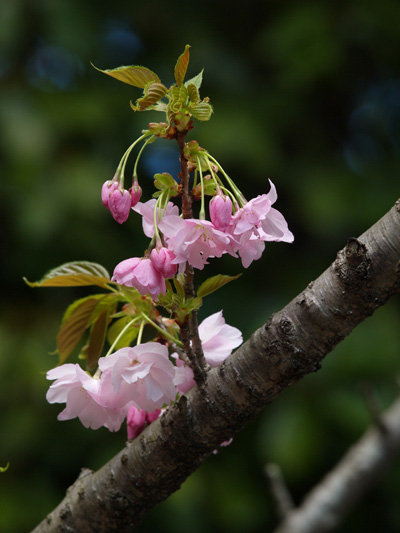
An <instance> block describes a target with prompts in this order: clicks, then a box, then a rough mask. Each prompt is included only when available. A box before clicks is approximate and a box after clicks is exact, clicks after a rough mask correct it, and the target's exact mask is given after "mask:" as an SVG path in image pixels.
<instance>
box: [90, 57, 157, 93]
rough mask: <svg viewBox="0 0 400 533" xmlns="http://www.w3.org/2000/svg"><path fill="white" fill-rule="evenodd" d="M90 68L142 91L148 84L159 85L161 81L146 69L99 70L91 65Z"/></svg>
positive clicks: (138, 67)
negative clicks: (154, 83)
mask: <svg viewBox="0 0 400 533" xmlns="http://www.w3.org/2000/svg"><path fill="white" fill-rule="evenodd" d="M92 66H93V67H94V68H95V69H96V70H98V71H99V72H102V73H103V74H107V75H108V76H112V77H113V78H116V79H117V80H119V81H122V82H124V83H127V84H128V85H133V86H134V87H139V89H144V88H145V87H146V85H147V84H148V83H153V82H156V83H161V80H160V78H159V77H158V76H157V74H155V73H154V72H152V71H151V70H149V69H148V68H146V67H140V66H129V67H117V68H113V69H106V70H102V69H101V68H97V67H95V66H94V65H93V63H92Z"/></svg>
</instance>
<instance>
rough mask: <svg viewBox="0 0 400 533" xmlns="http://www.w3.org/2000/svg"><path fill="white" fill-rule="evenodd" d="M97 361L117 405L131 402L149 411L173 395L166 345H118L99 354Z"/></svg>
mask: <svg viewBox="0 0 400 533" xmlns="http://www.w3.org/2000/svg"><path fill="white" fill-rule="evenodd" d="M98 364H99V368H100V370H101V372H102V379H104V380H109V379H111V383H112V386H113V388H114V391H115V393H116V395H117V398H118V399H117V400H116V403H115V404H114V405H115V406H117V407H119V406H121V405H124V404H128V402H133V403H134V405H135V406H137V407H138V408H139V409H144V410H145V411H149V412H152V411H155V410H156V409H159V408H161V407H162V406H163V404H169V403H170V402H171V401H173V400H175V398H176V393H177V391H176V388H175V385H174V377H175V369H174V365H173V364H172V363H171V361H170V360H169V357H168V348H167V347H166V346H164V345H162V344H160V343H158V342H147V343H145V344H139V345H138V346H135V347H133V348H132V347H127V348H121V349H120V350H117V351H116V352H114V353H113V354H111V355H109V356H108V357H101V358H100V359H99V363H98ZM103 374H104V376H103ZM110 405H111V404H110Z"/></svg>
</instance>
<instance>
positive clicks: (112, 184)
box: [101, 180, 118, 209]
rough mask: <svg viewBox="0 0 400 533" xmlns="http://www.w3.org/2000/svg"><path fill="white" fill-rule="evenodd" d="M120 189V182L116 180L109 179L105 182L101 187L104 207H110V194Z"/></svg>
mask: <svg viewBox="0 0 400 533" xmlns="http://www.w3.org/2000/svg"><path fill="white" fill-rule="evenodd" d="M116 189H118V182H117V181H115V180H108V181H106V182H105V183H103V186H102V188H101V201H102V202H103V205H104V207H106V208H107V209H110V207H109V198H110V194H111V193H112V192H113V191H115V190H116Z"/></svg>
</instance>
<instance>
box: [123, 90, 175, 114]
mask: <svg viewBox="0 0 400 533" xmlns="http://www.w3.org/2000/svg"><path fill="white" fill-rule="evenodd" d="M167 92H168V89H167V88H166V87H165V85H163V84H162V83H150V84H149V85H146V88H145V90H144V96H142V98H139V99H138V100H136V105H133V104H132V102H131V103H130V105H131V108H132V109H133V110H134V111H144V110H145V109H147V108H148V107H151V106H153V105H154V104H156V103H157V102H158V101H159V100H161V98H163V97H164V96H165V95H166V94H167Z"/></svg>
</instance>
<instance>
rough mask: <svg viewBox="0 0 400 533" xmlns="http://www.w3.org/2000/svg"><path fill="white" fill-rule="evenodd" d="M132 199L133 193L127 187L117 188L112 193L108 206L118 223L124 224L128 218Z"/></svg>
mask: <svg viewBox="0 0 400 533" xmlns="http://www.w3.org/2000/svg"><path fill="white" fill-rule="evenodd" d="M131 201H132V200H131V195H130V193H129V191H127V190H126V189H123V190H121V189H116V190H115V191H113V192H112V193H111V194H110V196H109V198H108V207H109V209H110V211H111V214H112V216H113V218H114V220H116V221H117V222H118V224H123V223H124V222H125V221H126V220H127V219H128V216H129V212H130V210H131Z"/></svg>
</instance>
